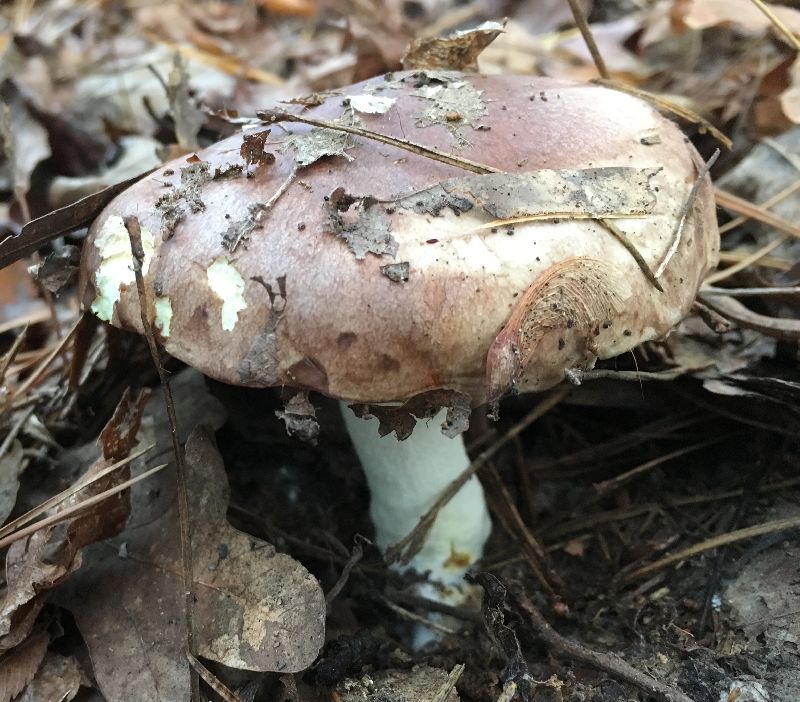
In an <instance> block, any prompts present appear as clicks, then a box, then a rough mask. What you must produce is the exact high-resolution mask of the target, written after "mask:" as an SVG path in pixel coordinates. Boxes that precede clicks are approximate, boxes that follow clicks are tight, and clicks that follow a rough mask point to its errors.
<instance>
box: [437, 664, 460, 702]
mask: <svg viewBox="0 0 800 702" xmlns="http://www.w3.org/2000/svg"><path fill="white" fill-rule="evenodd" d="M464 668H465V666H464V664H463V663H458V664H457V665H455V666H453V669H452V670H451V671H450V674H449V675H448V676H447V680H446V682H445V683H444V684H443V685H442V686H441V687H440V688H439V689H438V690H437V692H436V694H435V695H434V696H433V698H432V699H431V702H447V699H448V698H449V697H450V693H451V692H452V691H453V690H455V688H456V683H457V682H458V679H459V678H460V677H461V675H462V674H463V672H464Z"/></svg>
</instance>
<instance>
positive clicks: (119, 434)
mask: <svg viewBox="0 0 800 702" xmlns="http://www.w3.org/2000/svg"><path fill="white" fill-rule="evenodd" d="M147 397H148V394H147V393H146V392H142V393H140V395H139V397H138V399H137V400H136V402H132V401H131V399H130V393H129V392H128V391H126V392H125V394H124V395H123V398H122V400H120V403H119V405H118V406H117V409H116V410H115V412H114V416H113V417H112V418H111V419H110V420H109V422H108V424H106V426H105V428H104V429H103V431H102V432H101V435H100V438H101V443H102V447H103V457H101V458H99V459H98V460H97V461H95V462H94V463H93V464H92V465H91V466H90V467H89V469H88V470H87V471H86V472H85V473H84V474H83V475H82V476H81V478H80V479H81V480H83V479H85V478H87V477H89V476H91V475H94V474H96V473H99V472H100V471H102V470H103V469H105V468H107V467H108V466H110V465H111V464H112V463H114V462H115V461H117V460H119V459H120V458H124V457H125V456H127V455H128V452H129V451H130V449H131V447H132V446H133V443H134V442H135V441H136V434H137V432H138V429H139V422H140V420H141V412H142V410H143V407H144V401H145V400H146V399H147ZM128 477H129V470H128V468H127V467H123V468H121V469H120V470H118V471H115V472H113V473H109V474H108V475H106V476H104V477H103V478H101V479H100V480H97V481H95V482H94V483H92V484H91V485H89V486H87V487H85V488H83V489H82V490H80V491H79V492H77V493H75V494H74V495H73V496H72V497H71V498H70V499H68V500H65V501H64V502H63V503H62V504H61V505H60V506H59V508H58V509H66V508H69V507H72V506H73V505H75V504H78V503H80V502H82V501H83V500H85V499H87V498H89V497H92V496H93V495H97V494H99V493H101V492H103V491H105V490H108V489H110V488H113V487H115V486H116V485H119V484H120V483H122V482H124V481H125V480H127V479H128ZM129 509H130V504H129V501H128V496H127V494H126V493H124V492H121V493H118V494H117V495H115V496H113V497H111V498H109V499H108V500H105V501H103V502H101V503H98V504H96V505H95V506H94V507H92V508H90V509H88V510H86V511H84V512H82V513H79V514H78V516H76V517H74V518H72V519H70V520H68V521H66V522H64V523H62V524H60V525H56V526H50V527H46V528H43V529H41V530H39V531H37V532H34V533H33V534H32V535H31V536H29V537H28V538H26V539H22V540H20V541H17V542H15V543H13V544H12V545H11V547H10V548H9V550H8V554H7V556H6V586H5V590H4V591H3V593H2V598H0V652H5V651H8V650H10V649H11V648H14V647H15V646H17V645H18V644H19V643H20V642H21V641H22V640H24V639H25V638H26V637H27V636H28V634H29V633H30V631H31V627H32V626H33V623H34V621H35V620H36V617H37V615H38V614H39V611H40V610H41V609H42V607H43V606H44V604H45V601H46V599H47V597H48V596H49V595H50V592H51V590H52V589H53V588H55V587H56V586H57V585H58V584H59V583H61V582H62V581H63V580H64V579H65V578H67V576H69V575H70V574H71V573H73V572H74V571H75V570H77V569H78V568H79V567H80V566H81V563H82V557H81V549H82V548H83V547H85V546H87V545H88V544H90V543H92V542H94V541H98V540H101V539H107V538H109V537H110V536H113V535H114V534H116V533H118V532H119V531H120V530H121V529H122V527H123V526H124V524H125V521H126V520H127V518H128V513H129Z"/></svg>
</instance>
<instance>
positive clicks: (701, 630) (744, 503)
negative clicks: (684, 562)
mask: <svg viewBox="0 0 800 702" xmlns="http://www.w3.org/2000/svg"><path fill="white" fill-rule="evenodd" d="M784 443H785V442H784ZM773 455H774V456H781V455H783V452H782V451H780V450H779V451H776V452H775V453H774V454H773ZM772 468H773V465H769V466H765V465H764V464H763V462H761V463H760V464H758V465H757V466H756V468H755V470H754V471H752V472H751V474H750V475H748V476H747V478H746V479H745V481H744V483H743V485H744V489H742V494H741V495H740V496H739V501H738V503H737V505H736V508H735V509H734V510H733V512H732V513H730V514H729V515H726V517H727V518H726V519H725V521H724V524H723V526H722V528H721V529H720V531H722V532H729V531H730V530H731V529H735V528H737V527H738V526H739V525H740V524H741V523H742V519H743V517H744V515H745V513H746V512H747V511H748V510H749V509H750V508H751V507H752V506H753V504H754V503H755V500H756V498H757V497H758V495H759V493H760V487H761V482H762V480H763V479H764V478H765V477H766V476H767V475H768V473H769V472H770V471H771V469H772ZM728 551H729V549H728V547H727V546H724V547H722V548H720V549H719V550H718V551H717V553H716V556H715V558H714V563H713V565H712V567H711V572H710V573H709V575H708V578H707V580H706V587H705V592H704V594H703V610H702V612H701V614H700V619H699V621H698V622H697V625H696V626H695V630H694V634H695V638H696V639H701V638H702V637H703V635H704V634H705V633H706V625H707V624H708V617H709V615H710V614H711V610H712V607H713V602H714V595H715V594H716V593H717V591H718V590H719V586H720V579H721V578H722V566H723V565H724V564H725V559H726V558H727V556H728Z"/></svg>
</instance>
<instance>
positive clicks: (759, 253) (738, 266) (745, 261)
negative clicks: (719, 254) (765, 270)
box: [703, 234, 789, 285]
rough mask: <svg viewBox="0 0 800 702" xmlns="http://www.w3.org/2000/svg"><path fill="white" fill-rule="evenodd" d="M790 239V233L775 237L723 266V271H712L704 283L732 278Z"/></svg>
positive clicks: (711, 283) (708, 283) (710, 283)
mask: <svg viewBox="0 0 800 702" xmlns="http://www.w3.org/2000/svg"><path fill="white" fill-rule="evenodd" d="M788 239H789V235H788V234H781V236H779V237H778V238H777V239H773V240H772V241H770V242H769V243H768V244H766V245H764V246H762V247H761V248H760V249H756V250H755V251H753V253H751V254H750V255H749V256H745V257H744V258H742V259H740V260H739V261H737V262H736V263H734V264H733V265H732V266H728V267H727V268H723V269H722V270H721V271H717V272H716V273H712V274H711V275H709V276H707V277H706V279H705V280H704V281H703V284H704V285H713V284H714V283H719V281H721V280H725V278H730V277H731V276H732V275H733V274H734V273H738V272H739V271H743V270H744V269H745V268H749V267H750V266H752V265H753V264H754V263H758V262H759V261H760V260H761V259H762V258H764V257H765V256H766V255H767V254H769V253H772V252H773V251H774V250H775V249H777V248H778V247H779V246H780V245H781V244H783V243H785V242H786V241H788Z"/></svg>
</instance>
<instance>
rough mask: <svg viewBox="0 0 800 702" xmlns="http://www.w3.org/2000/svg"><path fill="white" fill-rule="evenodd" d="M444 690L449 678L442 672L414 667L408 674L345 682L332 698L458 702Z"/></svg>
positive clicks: (375, 701) (354, 701)
mask: <svg viewBox="0 0 800 702" xmlns="http://www.w3.org/2000/svg"><path fill="white" fill-rule="evenodd" d="M447 686H448V676H447V673H446V672H445V671H444V670H442V669H441V668H432V667H431V666H428V665H415V666H414V667H413V668H412V669H411V670H381V671H379V672H377V673H372V674H370V675H365V676H364V677H362V678H359V679H358V680H344V681H343V682H341V683H339V684H338V685H337V686H336V693H335V695H336V698H338V699H339V700H341V702H429V701H430V700H437V701H438V700H441V702H458V701H459V700H460V699H461V698H460V697H459V696H458V693H457V692H456V691H455V690H454V689H450V690H449V691H448V690H447ZM437 695H438V697H437Z"/></svg>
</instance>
